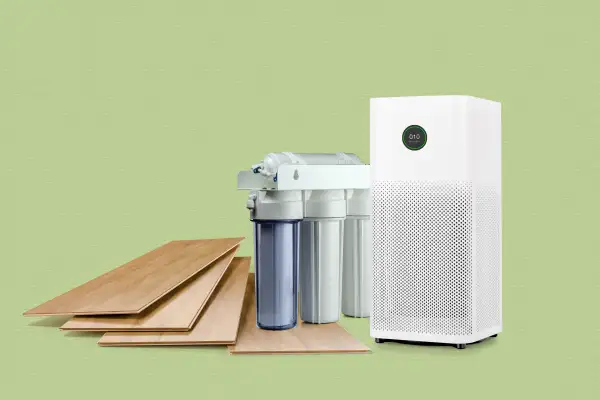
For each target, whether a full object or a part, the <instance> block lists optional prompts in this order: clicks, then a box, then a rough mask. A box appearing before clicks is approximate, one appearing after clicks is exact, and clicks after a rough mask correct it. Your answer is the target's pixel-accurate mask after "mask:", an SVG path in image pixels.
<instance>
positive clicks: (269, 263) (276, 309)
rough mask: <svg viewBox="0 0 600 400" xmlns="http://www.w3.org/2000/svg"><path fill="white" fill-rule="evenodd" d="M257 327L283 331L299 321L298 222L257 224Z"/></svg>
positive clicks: (256, 222) (262, 222)
mask: <svg viewBox="0 0 600 400" xmlns="http://www.w3.org/2000/svg"><path fill="white" fill-rule="evenodd" d="M253 222H254V260H255V264H256V280H255V281H256V287H255V289H256V324H257V326H258V327H259V328H261V329H268V330H284V329H290V328H293V327H295V326H296V324H297V320H298V261H299V226H300V221H299V220H254V221H253Z"/></svg>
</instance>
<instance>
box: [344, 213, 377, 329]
mask: <svg viewBox="0 0 600 400" xmlns="http://www.w3.org/2000/svg"><path fill="white" fill-rule="evenodd" d="M371 228H372V225H371V218H370V217H348V218H346V220H345V222H344V257H343V269H342V313H343V314H344V315H347V316H349V317H360V318H364V317H369V316H371V297H372V293H373V292H372V283H373V282H372V281H373V268H372V262H373V253H372V247H371V234H372V231H371Z"/></svg>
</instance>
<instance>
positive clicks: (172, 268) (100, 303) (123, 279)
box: [24, 238, 243, 316]
mask: <svg viewBox="0 0 600 400" xmlns="http://www.w3.org/2000/svg"><path fill="white" fill-rule="evenodd" d="M242 240H243V238H226V239H203V240H181V241H173V242H169V243H167V244H165V245H163V246H161V247H159V248H158V249H155V250H153V251H151V252H150V253H147V254H145V255H143V256H141V257H139V258H136V259H135V260H132V261H130V262H128V263H127V264H124V265H122V266H120V267H118V268H116V269H113V270H112V271H109V272H107V273H105V274H104V275H101V276H99V277H97V278H95V279H93V280H91V281H89V282H87V283H84V284H83V285H81V286H78V287H76V288H74V289H72V290H70V291H68V292H66V293H64V294H62V295H60V296H58V297H55V298H54V299H52V300H50V301H47V302H46V303H43V304H41V305H39V306H37V307H35V308H33V309H31V310H29V311H26V312H25V313H24V314H25V315H28V316H40V315H100V314H138V313H140V312H142V311H143V310H144V309H146V308H147V307H149V306H151V305H152V304H153V303H154V302H156V301H157V300H159V299H160V298H161V297H163V296H165V295H166V294H168V293H169V292H171V291H172V290H173V289H175V288H176V287H177V286H179V285H181V284H182V283H184V282H186V281H187V280H188V279H190V278H191V277H193V276H194V275H195V274H197V273H198V272H199V271H201V270H202V269H204V268H206V267H207V266H208V265H210V264H211V263H212V262H213V261H215V260H216V259H218V258H219V257H221V256H222V255H223V254H225V253H226V252H227V251H229V250H231V249H232V248H234V247H235V246H237V245H238V244H239V243H240V242H241V241H242Z"/></svg>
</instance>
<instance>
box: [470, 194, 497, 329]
mask: <svg viewBox="0 0 600 400" xmlns="http://www.w3.org/2000/svg"><path fill="white" fill-rule="evenodd" d="M500 201H501V199H500V193H499V192H498V190H496V188H494V187H485V186H481V187H477V189H476V190H475V218H476V223H475V258H476V259H475V266H476V267H475V268H476V272H475V281H476V282H475V324H476V329H477V331H483V330H485V329H489V328H493V327H495V326H500V325H502V320H501V309H500V304H501V302H500V297H501V274H502V272H501V264H502V262H501V260H502V248H501V245H500V243H501V238H500V236H501V221H500V219H501V214H500V209H501V208H500Z"/></svg>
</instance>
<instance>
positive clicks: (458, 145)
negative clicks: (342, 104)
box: [370, 96, 502, 347]
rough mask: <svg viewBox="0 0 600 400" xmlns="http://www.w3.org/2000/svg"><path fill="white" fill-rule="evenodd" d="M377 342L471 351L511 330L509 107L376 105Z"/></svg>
mask: <svg viewBox="0 0 600 400" xmlns="http://www.w3.org/2000/svg"><path fill="white" fill-rule="evenodd" d="M371 184H372V196H373V206H372V211H373V214H372V220H373V304H372V307H373V308H372V316H371V322H370V323H371V336H372V337H374V338H376V339H377V340H378V341H381V340H384V339H395V340H405V341H417V342H437V343H452V344H456V345H459V347H464V346H463V345H464V344H468V343H473V342H476V341H479V340H481V339H484V338H486V337H489V336H493V335H496V334H497V333H499V332H500V331H501V330H502V212H501V210H502V200H501V193H502V190H501V186H502V183H501V106H500V103H497V102H493V101H489V100H483V99H478V98H473V97H468V96H431V97H403V98H377V99H371Z"/></svg>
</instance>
